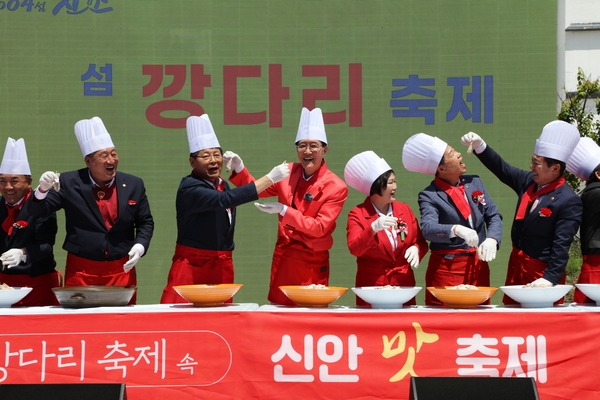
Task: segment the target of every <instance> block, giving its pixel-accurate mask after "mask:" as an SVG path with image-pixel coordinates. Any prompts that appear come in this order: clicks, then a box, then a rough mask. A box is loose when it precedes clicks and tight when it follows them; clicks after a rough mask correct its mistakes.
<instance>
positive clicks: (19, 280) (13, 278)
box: [0, 271, 63, 307]
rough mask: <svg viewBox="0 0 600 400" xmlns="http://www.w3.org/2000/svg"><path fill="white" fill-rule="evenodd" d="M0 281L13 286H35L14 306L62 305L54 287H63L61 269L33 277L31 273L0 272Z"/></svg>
mask: <svg viewBox="0 0 600 400" xmlns="http://www.w3.org/2000/svg"><path fill="white" fill-rule="evenodd" d="M0 282H3V283H6V284H7V285H8V286H13V287H25V286H26V287H30V288H33V289H32V290H31V292H29V294H28V295H27V296H25V297H24V298H23V299H22V300H21V301H19V302H18V303H16V304H13V307H43V306H60V303H59V302H58V300H57V298H56V296H55V295H54V292H53V291H52V288H54V287H61V286H62V284H63V282H62V275H61V273H60V272H59V271H53V272H49V273H47V274H44V275H40V276H34V277H31V276H29V274H18V275H8V274H2V273H0Z"/></svg>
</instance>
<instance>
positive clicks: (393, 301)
mask: <svg viewBox="0 0 600 400" xmlns="http://www.w3.org/2000/svg"><path fill="white" fill-rule="evenodd" d="M419 290H421V287H419V286H392V287H387V286H363V287H354V288H352V291H353V292H354V293H355V294H356V295H357V296H358V297H360V298H361V299H363V300H364V301H366V302H367V303H370V304H371V307H372V308H384V309H390V308H402V305H403V304H404V303H406V302H407V301H409V300H410V299H412V298H413V297H415V295H416V294H417V293H419Z"/></svg>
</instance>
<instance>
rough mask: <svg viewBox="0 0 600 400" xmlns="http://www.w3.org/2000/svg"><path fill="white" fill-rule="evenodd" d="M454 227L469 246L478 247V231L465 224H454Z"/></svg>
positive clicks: (455, 232) (455, 231)
mask: <svg viewBox="0 0 600 400" xmlns="http://www.w3.org/2000/svg"><path fill="white" fill-rule="evenodd" d="M452 229H453V231H454V234H455V235H456V236H458V237H460V238H463V239H464V240H465V243H466V244H467V246H469V247H477V245H478V244H479V236H478V235H477V232H475V231H474V230H473V229H471V228H467V227H466V226H463V225H454V227H453V228H452Z"/></svg>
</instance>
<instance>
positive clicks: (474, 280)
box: [425, 250, 490, 306]
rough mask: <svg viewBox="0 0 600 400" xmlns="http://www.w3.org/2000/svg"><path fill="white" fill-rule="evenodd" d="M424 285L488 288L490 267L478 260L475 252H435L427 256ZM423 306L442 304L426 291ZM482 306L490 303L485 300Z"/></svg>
mask: <svg viewBox="0 0 600 400" xmlns="http://www.w3.org/2000/svg"><path fill="white" fill-rule="evenodd" d="M425 285H426V286H427V287H429V286H457V285H474V286H490V266H489V265H488V263H487V262H485V261H481V260H480V259H479V257H478V256H477V252H476V251H464V250H455V251H446V250H435V251H432V252H431V255H430V256H429V263H428V265H427V271H426V272H425ZM425 304H426V305H428V306H432V305H433V306H441V305H443V304H444V303H442V302H441V301H439V300H438V299H437V298H436V297H435V296H434V295H432V294H431V293H430V292H429V291H426V292H425ZM482 304H490V301H489V300H487V301H486V302H485V303H482Z"/></svg>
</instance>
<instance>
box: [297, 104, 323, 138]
mask: <svg viewBox="0 0 600 400" xmlns="http://www.w3.org/2000/svg"><path fill="white" fill-rule="evenodd" d="M303 139H314V140H318V141H320V142H323V143H325V144H327V135H326V134H325V123H324V122H323V113H322V112H321V109H320V108H315V109H313V110H312V111H308V108H306V107H302V114H300V124H299V125H298V133H297V134H296V140H295V141H294V143H298V142H299V141H300V140H303Z"/></svg>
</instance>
